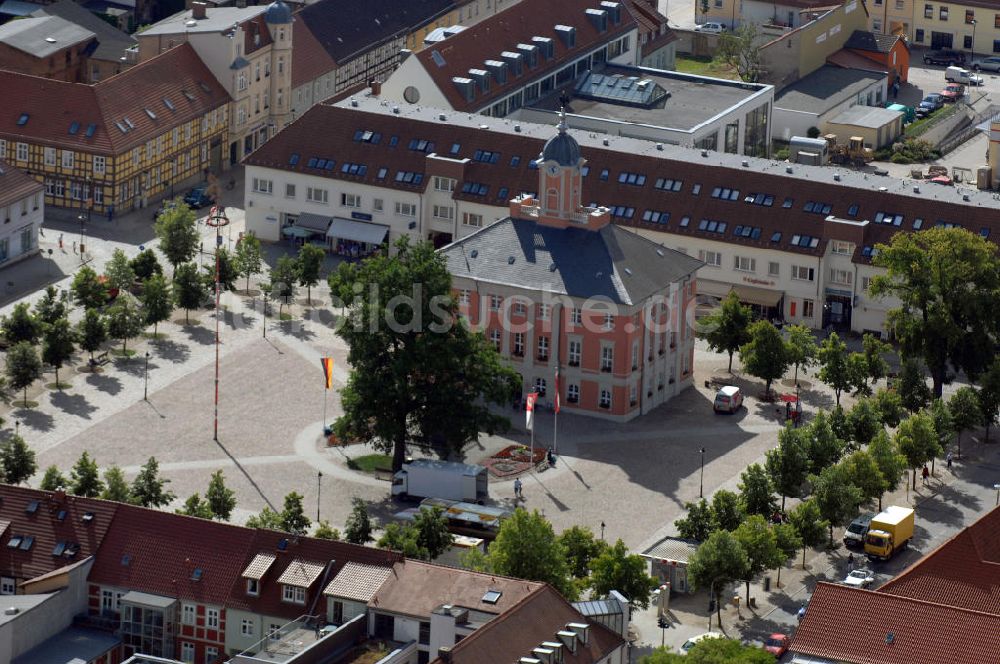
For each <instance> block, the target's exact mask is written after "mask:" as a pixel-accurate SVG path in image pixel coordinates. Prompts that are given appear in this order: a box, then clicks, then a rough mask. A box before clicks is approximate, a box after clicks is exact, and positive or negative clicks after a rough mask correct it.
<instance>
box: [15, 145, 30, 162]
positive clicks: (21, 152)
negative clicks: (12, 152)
mask: <svg viewBox="0 0 1000 664" xmlns="http://www.w3.org/2000/svg"><path fill="white" fill-rule="evenodd" d="M16 157H17V161H28V144H27V143H18V144H17V151H16Z"/></svg>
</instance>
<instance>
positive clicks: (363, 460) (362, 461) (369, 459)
mask: <svg viewBox="0 0 1000 664" xmlns="http://www.w3.org/2000/svg"><path fill="white" fill-rule="evenodd" d="M347 467H348V468H350V469H351V470H360V471H361V472H363V473H374V472H375V471H377V470H382V471H391V470H392V457H391V456H389V455H388V454H366V455H364V456H359V457H354V458H353V459H350V460H348V462H347Z"/></svg>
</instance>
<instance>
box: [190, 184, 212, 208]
mask: <svg viewBox="0 0 1000 664" xmlns="http://www.w3.org/2000/svg"><path fill="white" fill-rule="evenodd" d="M184 202H185V203H187V204H188V205H190V206H191V207H193V208H194V209H196V210H197V209H199V208H203V207H205V206H206V205H211V203H212V199H211V198H209V197H208V185H204V184H202V185H198V186H197V187H195V188H194V189H192V190H191V191H189V192H188V193H186V194H184Z"/></svg>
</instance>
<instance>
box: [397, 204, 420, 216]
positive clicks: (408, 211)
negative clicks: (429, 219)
mask: <svg viewBox="0 0 1000 664" xmlns="http://www.w3.org/2000/svg"><path fill="white" fill-rule="evenodd" d="M396 214H398V215H399V216H401V217H415V216H417V206H416V205H415V204H413V203H403V202H400V201H396Z"/></svg>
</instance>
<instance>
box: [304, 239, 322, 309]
mask: <svg viewBox="0 0 1000 664" xmlns="http://www.w3.org/2000/svg"><path fill="white" fill-rule="evenodd" d="M325 258H326V252H325V251H323V249H321V248H320V247H317V246H316V245H314V244H309V243H306V244H304V245H302V247H301V248H299V255H298V258H297V260H298V273H299V285H300V286H305V287H306V300H307V301H308V302H309V304H310V305H311V304H312V287H313V286H315V285H316V284H318V283H319V271H320V269H322V267H323V260H324V259H325Z"/></svg>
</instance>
